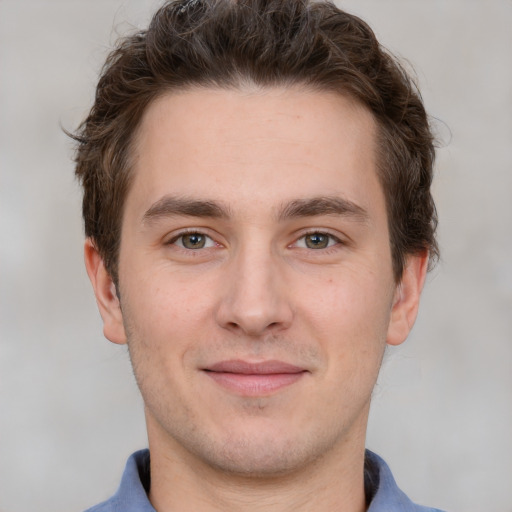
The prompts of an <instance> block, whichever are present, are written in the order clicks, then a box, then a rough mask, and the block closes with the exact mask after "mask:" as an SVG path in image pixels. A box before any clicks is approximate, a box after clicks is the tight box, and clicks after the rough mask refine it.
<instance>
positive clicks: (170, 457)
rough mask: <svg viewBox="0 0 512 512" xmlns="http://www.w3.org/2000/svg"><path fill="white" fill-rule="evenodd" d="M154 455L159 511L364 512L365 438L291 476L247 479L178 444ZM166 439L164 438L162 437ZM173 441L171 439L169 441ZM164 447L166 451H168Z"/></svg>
mask: <svg viewBox="0 0 512 512" xmlns="http://www.w3.org/2000/svg"><path fill="white" fill-rule="evenodd" d="M148 433H149V440H150V442H149V446H150V451H151V490H150V493H149V499H150V501H151V503H152V505H153V507H154V508H155V509H156V510H158V511H159V512H176V511H181V510H195V511H197V512H221V511H222V512H234V511H236V512H258V511H260V510H261V511H263V510H264V511H265V512H285V511H286V512H290V511H294V512H303V511H306V510H307V511H311V510H315V512H332V511H333V510H339V511H342V512H364V511H365V510H366V502H365V495H364V436H362V439H358V440H354V439H352V440H351V442H347V443H345V444H344V445H343V446H341V447H339V448H335V449H333V450H330V451H329V452H328V453H326V454H325V455H324V456H322V457H320V458H318V459H317V460H315V461H312V462H311V463H310V464H308V465H307V466H305V467H302V468H300V469H297V470H295V471H290V472H288V473H287V474H282V475H273V476H254V475H253V476H246V475H237V474H228V473H226V472H223V471H219V469H218V468H214V467H211V466H209V465H208V464H207V463H205V462H203V461H202V460H198V459H197V458H196V457H195V455H193V454H190V453H189V452H186V451H185V450H184V449H183V447H181V446H180V445H179V444H177V443H173V442H167V443H165V444H167V446H166V447H165V448H164V446H165V444H164V445H162V443H160V442H158V441H157V438H158V436H154V435H152V434H156V432H154V431H151V430H149V429H148ZM160 440H161V439H160ZM166 441H168V440H166ZM162 448H164V449H162Z"/></svg>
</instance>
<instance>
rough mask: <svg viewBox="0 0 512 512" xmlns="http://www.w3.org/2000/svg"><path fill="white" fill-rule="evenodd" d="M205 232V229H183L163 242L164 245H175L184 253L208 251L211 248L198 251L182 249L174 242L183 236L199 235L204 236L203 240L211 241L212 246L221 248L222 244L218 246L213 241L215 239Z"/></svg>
mask: <svg viewBox="0 0 512 512" xmlns="http://www.w3.org/2000/svg"><path fill="white" fill-rule="evenodd" d="M206 231H208V230H207V229H205V228H184V229H180V230H179V231H177V232H175V233H173V234H172V235H171V237H170V238H169V239H168V240H167V241H166V242H165V245H175V246H176V247H178V248H179V249H182V250H184V251H199V250H201V249H203V250H204V249H210V248H211V247H212V246H209V247H202V248H199V249H188V248H187V247H184V246H183V245H178V244H177V243H176V242H177V241H178V240H179V239H180V238H182V237H183V236H185V235H191V234H197V235H201V236H204V237H205V238H208V239H209V240H211V241H212V242H213V245H214V246H221V245H222V244H220V243H219V242H217V240H215V238H214V237H213V236H211V235H209V234H208V233H207V232H206Z"/></svg>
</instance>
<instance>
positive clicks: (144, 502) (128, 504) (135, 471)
mask: <svg viewBox="0 0 512 512" xmlns="http://www.w3.org/2000/svg"><path fill="white" fill-rule="evenodd" d="M149 478H150V477H149V451H148V450H141V451H138V452H135V453H134V454H133V455H132V456H131V457H130V458H129V459H128V462H127V463H126V468H125V470H124V474H123V478H122V479H121V485H120V486H119V489H118V490H117V492H116V493H115V494H114V496H112V498H110V499H109V500H107V501H104V502H103V503H100V504H99V505H96V506H95V507H92V508H90V509H89V510H87V511H86V512H156V511H155V509H154V508H153V507H152V506H151V503H150V502H149V499H148V496H147V490H148V489H149V482H150V479H149ZM365 491H366V495H367V500H368V501H370V506H369V507H368V511H367V512H441V511H440V510H437V509H434V508H428V507H422V506H420V505H415V504H414V503H413V502H412V501H411V500H410V499H409V498H408V497H407V496H406V495H405V494H404V493H403V492H402V491H401V490H400V489H399V488H398V487H397V485H396V483H395V480H394V478H393V475H392V474H391V470H390V469H389V467H388V465H387V464H386V463H385V462H384V461H383V460H382V459H381V458H380V457H379V456H378V455H376V454H375V453H372V452H371V451H369V450H366V458H365Z"/></svg>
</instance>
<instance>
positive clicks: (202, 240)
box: [171, 232, 215, 250]
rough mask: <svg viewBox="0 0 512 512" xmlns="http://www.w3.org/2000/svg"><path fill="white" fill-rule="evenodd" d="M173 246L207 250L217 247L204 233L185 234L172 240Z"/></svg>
mask: <svg viewBox="0 0 512 512" xmlns="http://www.w3.org/2000/svg"><path fill="white" fill-rule="evenodd" d="M171 243H172V244H175V245H177V246H178V247H182V248H183V249H192V250H194V249H206V248H208V247H215V242H214V241H213V240H212V239H211V238H210V237H209V236H207V235H205V234H203V233H196V232H193V233H184V234H181V235H179V236H178V237H176V238H174V239H173V240H171Z"/></svg>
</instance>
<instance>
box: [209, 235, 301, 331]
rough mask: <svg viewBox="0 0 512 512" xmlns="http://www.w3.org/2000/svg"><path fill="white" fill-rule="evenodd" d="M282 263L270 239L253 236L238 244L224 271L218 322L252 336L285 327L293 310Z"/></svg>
mask: <svg viewBox="0 0 512 512" xmlns="http://www.w3.org/2000/svg"><path fill="white" fill-rule="evenodd" d="M283 266H284V262H283V261H282V260H281V258H280V257H279V255H277V254H276V253H275V252H274V251H273V250H272V246H271V243H270V242H266V241H264V240H262V239H261V238H260V239H257V238H254V239H252V240H249V241H246V242H245V243H241V244H240V246H239V247H238V250H237V251H235V253H234V254H233V255H232V257H231V260H230V264H229V269H227V271H226V287H225V289H224V293H223V294H222V298H221V303H220V305H219V309H218V321H219V323H220V324H222V326H223V327H225V328H228V329H231V330H238V331H243V332H244V333H245V334H248V335H251V336H258V335H261V334H264V333H266V332H268V331H269V330H272V331H275V330H279V329H283V328H286V327H287V326H288V325H289V323H290V321H291V317H292V309H291V305H290V303H289V300H288V297H287V293H286V286H284V275H283V272H284V269H283Z"/></svg>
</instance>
